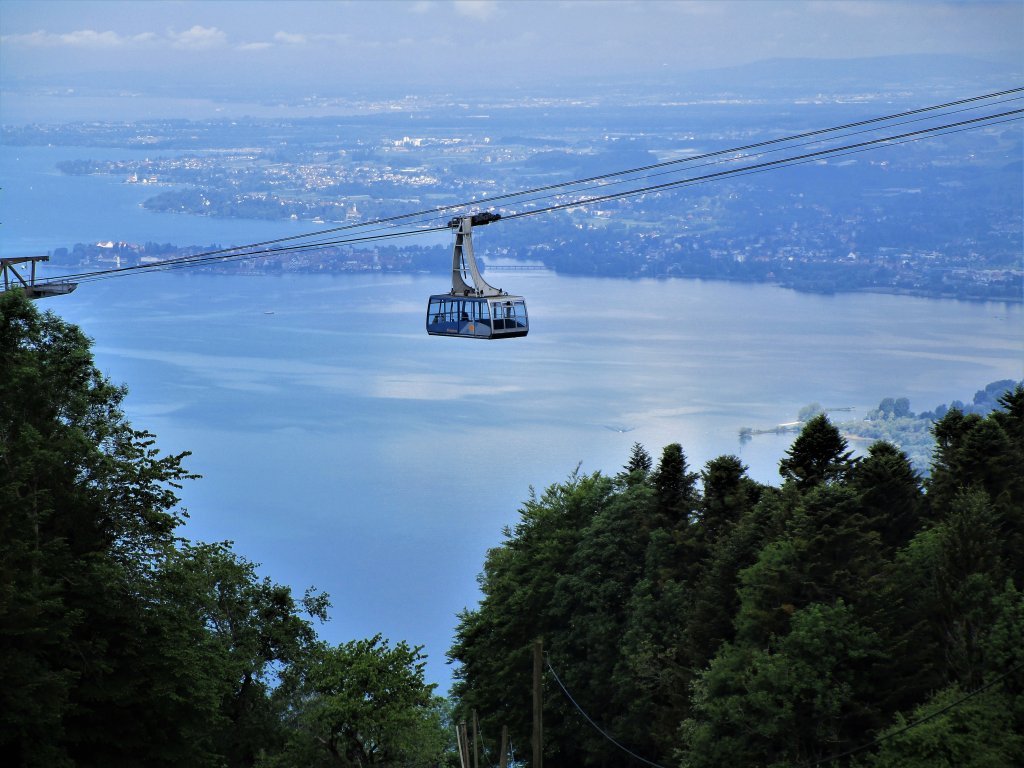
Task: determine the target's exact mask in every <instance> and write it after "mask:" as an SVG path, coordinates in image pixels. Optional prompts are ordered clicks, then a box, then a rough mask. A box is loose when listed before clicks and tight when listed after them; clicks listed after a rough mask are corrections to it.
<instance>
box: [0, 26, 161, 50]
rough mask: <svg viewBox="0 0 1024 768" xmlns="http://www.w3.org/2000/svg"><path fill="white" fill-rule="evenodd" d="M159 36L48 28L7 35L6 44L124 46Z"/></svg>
mask: <svg viewBox="0 0 1024 768" xmlns="http://www.w3.org/2000/svg"><path fill="white" fill-rule="evenodd" d="M156 39H157V36H156V35H155V34H153V33H152V32H143V33H141V34H138V35H121V34H118V33H117V32H113V31H109V30H108V31H106V32H98V31H96V30H94V29H79V30H75V31H74V32H63V33H53V32H47V31H46V30H39V31H37V32H30V33H28V34H24V35H5V36H4V37H3V38H0V40H2V42H3V44H4V45H23V46H30V47H36V48H57V47H71V48H124V47H126V46H132V45H141V44H148V43H152V42H153V41H155V40H156Z"/></svg>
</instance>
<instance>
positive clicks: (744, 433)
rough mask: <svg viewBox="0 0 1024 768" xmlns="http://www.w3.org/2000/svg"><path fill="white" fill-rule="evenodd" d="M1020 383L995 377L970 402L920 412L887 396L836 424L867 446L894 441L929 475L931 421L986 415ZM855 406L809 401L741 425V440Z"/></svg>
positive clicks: (793, 430) (789, 430)
mask: <svg viewBox="0 0 1024 768" xmlns="http://www.w3.org/2000/svg"><path fill="white" fill-rule="evenodd" d="M1020 384H1024V382H1017V381H1014V380H1013V379H1001V380H999V381H993V382H991V383H989V384H987V385H986V386H985V387H983V388H982V389H979V390H978V391H977V392H975V393H974V398H973V399H972V401H971V402H970V403H969V404H965V403H964V402H963V401H961V400H953V401H952V402H951V403H949V404H946V403H943V404H940V405H938V406H936V407H935V408H934V409H933V410H931V411H923V412H921V413H914V412H913V411H911V410H910V400H909V399H908V398H906V397H898V398H893V397H886V398H883V399H882V401H881V402H879V404H878V407H877V408H874V409H872V410H870V411H868V413H867V414H866V415H865V417H864V418H863V419H850V420H847V421H837V422H835V426H836V428H837V429H838V430H839V431H840V432H841V433H842V435H843V437H844V438H845V439H846V440H849V441H852V442H857V443H862V444H865V446H866V445H867V444H870V443H874V442H876V441H879V440H885V441H887V442H890V443H892V444H893V445H895V446H896V447H897V448H899V449H900V450H902V451H904V452H905V453H906V454H907V456H908V458H909V459H910V463H911V465H912V466H913V467H914V469H915V470H916V471H917V472H919V473H921V474H922V475H924V476H927V474H928V471H929V467H930V465H931V461H932V453H933V450H934V447H935V438H934V435H933V433H932V425H934V423H935V422H936V421H938V420H939V419H941V418H942V417H943V416H945V415H946V414H947V413H948V412H949V411H951V410H958V411H960V412H961V413H963V414H964V415H970V414H975V415H978V416H982V417H984V416H987V415H988V414H990V413H991V412H992V411H993V410H995V409H996V408H997V407H998V403H999V398H1000V397H1002V396H1003V395H1004V394H1006V393H1007V392H1009V391H1011V390H1012V389H1013V388H1014V387H1016V386H1018V385H1020ZM856 410H857V408H855V407H854V406H843V407H835V408H825V407H822V405H821V404H820V403H810V404H808V405H805V406H804V407H803V408H801V409H800V412H799V414H798V416H797V419H796V421H788V422H784V423H781V424H777V425H775V426H774V427H760V428H756V427H748V426H745V427H741V428H740V430H739V437H740V441H741V442H747V441H749V440H751V439H753V438H754V437H756V436H758V435H781V434H799V433H800V432H801V431H802V430H803V429H804V427H805V426H806V425H807V422H809V421H810V420H811V419H813V418H815V417H816V416H819V415H821V414H825V415H828V414H831V413H840V412H854V411H856Z"/></svg>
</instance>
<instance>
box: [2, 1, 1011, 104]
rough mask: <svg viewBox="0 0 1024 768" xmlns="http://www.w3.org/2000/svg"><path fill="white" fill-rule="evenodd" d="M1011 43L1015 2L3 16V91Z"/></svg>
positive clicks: (560, 70)
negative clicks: (27, 87)
mask: <svg viewBox="0 0 1024 768" xmlns="http://www.w3.org/2000/svg"><path fill="white" fill-rule="evenodd" d="M1022 41H1024V3H1021V2H1019V0H1010V1H1009V2H937V1H933V2H929V1H927V0H915V1H914V2H908V1H906V0H883V1H879V2H876V1H866V2H861V1H859V0H824V1H823V0H800V1H795V0H789V1H786V2H775V1H772V0H756V1H754V2H750V1H748V0H736V1H732V0H723V1H721V2H716V1H705V0H676V1H674V2H671V1H670V2H663V1H660V0H600V1H597V2H594V1H592V0H383V1H381V0H378V1H376V2H367V1H365V0H320V1H318V2H307V1H304V0H296V1H294V2H271V1H267V2H253V1H251V0H188V1H186V0H147V1H146V2H129V1H127V0H125V1H118V0H70V1H69V0H0V86H2V87H3V88H4V89H7V90H10V89H12V88H20V87H23V86H26V85H28V86H34V87H38V86H47V87H67V88H78V89H83V88H114V89H117V88H124V89H166V90H168V91H172V90H175V89H177V90H179V91H181V90H190V89H196V88H198V87H210V88H213V89H221V90H224V89H227V90H234V91H236V92H238V93H240V94H241V93H245V92H247V93H258V92H264V93H265V92H271V91H286V92H291V93H293V94H294V95H296V96H297V97H300V98H301V97H303V96H314V95H332V94H333V95H338V94H344V93H366V92H372V91H374V90H383V89H392V90H393V89H400V90H401V89H405V90H406V91H409V92H420V91H423V90H434V91H440V92H445V93H453V92H458V91H459V89H467V90H470V89H472V90H477V91H479V90H488V89H492V90H493V91H494V92H498V93H500V92H502V91H505V90H507V89H510V88H519V87H527V86H528V87H538V86H549V87H558V86H561V85H566V84H570V83H573V82H576V81H580V80H581V81H584V82H590V83H599V82H601V81H603V80H605V79H607V78H613V77H628V78H652V77H659V76H666V75H667V76H672V75H676V74H680V73H686V72H694V71H699V70H703V69H709V68H720V67H730V66H734V65H741V64H747V63H751V62H755V61H760V60H764V59H771V58H779V57H810V58H856V57H865V56H869V57H873V56H887V55H892V54H903V53H944V54H957V55H966V56H972V57H985V58H989V57H993V56H997V57H1002V58H1004V59H1010V60H1012V59H1013V58H1016V59H1017V60H1018V61H1019V60H1020V58H1021V51H1022V50H1024V42H1022Z"/></svg>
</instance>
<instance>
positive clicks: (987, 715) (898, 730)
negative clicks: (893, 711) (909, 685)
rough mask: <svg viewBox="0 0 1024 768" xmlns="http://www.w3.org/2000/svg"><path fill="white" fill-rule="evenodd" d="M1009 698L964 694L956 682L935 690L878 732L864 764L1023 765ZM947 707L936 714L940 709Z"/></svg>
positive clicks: (911, 767) (903, 767)
mask: <svg viewBox="0 0 1024 768" xmlns="http://www.w3.org/2000/svg"><path fill="white" fill-rule="evenodd" d="M1013 704H1014V702H1013V697H1012V696H1011V695H1008V694H1007V693H1006V692H1005V691H1004V690H1003V689H1001V688H998V687H997V688H995V689H993V690H987V691H983V692H981V693H980V694H978V695H976V696H973V697H971V696H969V695H968V694H966V693H965V692H964V690H963V689H962V688H960V686H958V685H951V686H949V687H948V688H944V689H943V690H941V691H939V692H937V693H936V694H935V695H934V696H932V697H931V698H930V699H929V700H928V701H926V702H925V703H923V704H921V705H920V706H919V707H917V708H915V709H914V711H913V712H912V713H911V715H910V716H909V717H906V716H904V715H897V717H896V720H895V722H894V723H893V725H892V726H891V727H890V728H888V729H886V730H885V731H883V732H882V733H881V735H880V738H881V739H883V741H882V745H881V748H880V750H879V752H878V754H877V755H875V756H874V757H873V758H872V759H870V760H869V761H868V763H867V765H868V766H869V768H1004V766H1009V765H1021V764H1022V763H1024V736H1021V732H1020V730H1019V727H1017V726H1018V725H1019V724H1018V723H1015V722H1014V717H1013V710H1014V706H1013ZM944 709H946V710H948V711H946V712H942V710H944Z"/></svg>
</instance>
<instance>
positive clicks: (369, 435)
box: [40, 272, 1024, 688]
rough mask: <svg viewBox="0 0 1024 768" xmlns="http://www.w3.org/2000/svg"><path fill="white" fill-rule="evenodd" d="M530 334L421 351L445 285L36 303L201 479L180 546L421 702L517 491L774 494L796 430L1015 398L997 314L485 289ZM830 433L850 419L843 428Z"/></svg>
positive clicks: (941, 304) (630, 285) (280, 281)
mask: <svg viewBox="0 0 1024 768" xmlns="http://www.w3.org/2000/svg"><path fill="white" fill-rule="evenodd" d="M500 278H501V279H500V280H498V279H495V282H498V283H499V284H500V285H502V287H504V288H506V289H508V290H510V291H511V292H516V293H522V294H524V295H525V296H526V297H527V301H528V303H529V310H530V318H531V331H530V335H529V336H527V337H526V338H523V339H515V340H504V341H496V342H485V341H476V340H464V339H446V338H438V337H429V336H427V335H426V333H425V331H424V328H423V323H424V313H425V308H426V299H427V296H428V295H429V294H430V293H433V292H437V291H440V290H444V289H445V285H443V284H442V283H443V281H444V278H443V277H439V276H426V275H422V276H419V275H417V276H413V275H351V276H331V277H328V276H315V275H294V276H284V277H228V276H216V275H206V274H198V273H167V274H148V275H135V276H131V277H125V278H123V279H115V280H109V281H102V282H95V283H88V284H85V285H82V286H81V287H80V288H79V290H78V291H77V292H75V293H73V294H71V295H69V296H66V297H61V298H57V299H50V300H47V301H46V302H45V303H40V306H41V307H44V306H45V307H46V308H48V309H52V310H53V311H55V312H57V313H58V314H60V315H61V316H62V317H64V318H66V319H67V320H69V321H72V322H75V323H77V324H79V325H81V326H82V327H83V329H84V330H85V332H86V333H87V334H88V335H89V336H90V337H92V338H93V339H94V342H95V352H96V360H97V364H98V366H99V367H100V369H101V370H103V371H104V372H105V373H106V374H107V375H108V376H110V377H111V378H112V379H113V380H115V381H117V382H124V383H127V384H128V386H129V388H130V394H129V397H128V401H127V412H128V414H129V417H130V418H131V419H132V421H133V423H134V424H135V425H136V426H137V427H143V428H147V429H150V430H151V431H153V432H155V433H156V434H157V436H158V438H159V439H158V444H159V445H160V446H161V448H162V449H163V450H164V451H165V452H177V451H182V450H191V451H192V452H193V456H192V457H191V458H190V459H189V460H188V467H189V468H190V469H192V470H193V471H195V472H198V473H200V474H202V475H203V476H204V477H203V479H201V480H197V481H194V482H191V483H189V484H188V485H187V486H186V488H185V489H184V491H183V492H182V494H181V496H182V499H183V503H184V505H185V506H186V507H187V508H188V509H189V510H190V513H191V515H192V519H191V521H190V522H189V524H188V526H187V530H186V535H188V536H190V537H192V538H196V539H203V540H221V539H231V540H233V541H235V542H236V549H237V551H238V552H240V553H241V554H243V555H245V556H246V557H248V558H250V559H252V560H254V561H256V562H259V563H262V566H263V567H262V568H261V573H263V574H265V575H269V576H271V577H272V578H273V579H275V580H277V581H280V582H283V583H287V584H291V585H292V586H293V587H295V589H296V591H298V592H300V593H301V591H302V589H303V588H304V587H305V586H307V585H311V584H315V585H316V586H318V587H320V588H322V589H325V590H327V591H328V592H330V593H331V595H332V597H333V602H334V609H333V611H332V616H333V619H332V621H331V623H330V624H329V625H327V626H325V627H323V628H322V635H323V636H324V637H325V638H327V639H329V640H332V641H335V642H339V641H344V640H348V639H353V638H356V637H363V636H369V635H372V634H374V633H376V632H383V633H384V634H385V635H386V636H388V637H390V638H392V639H393V640H399V639H405V640H408V641H410V642H412V643H416V644H425V645H426V651H427V652H428V653H429V655H430V661H429V663H428V673H429V675H430V678H431V679H432V680H434V681H437V682H440V683H441V684H442V688H444V687H446V686H447V683H448V680H449V674H450V670H449V668H448V667H446V666H445V663H444V652H445V650H446V649H447V647H448V644H449V641H450V639H451V632H452V627H453V626H454V623H455V614H456V612H457V611H459V610H460V609H462V608H464V607H466V606H472V605H473V604H474V603H475V601H476V599H477V595H478V592H477V586H476V581H475V577H476V574H477V573H478V572H479V570H480V568H481V566H482V563H483V558H484V554H485V552H486V549H487V548H488V547H491V546H494V545H496V544H498V543H499V542H500V541H501V538H502V536H501V531H502V528H503V527H504V526H506V525H510V524H513V523H514V522H515V521H516V520H517V514H518V509H519V506H520V504H521V502H522V501H523V500H524V499H525V498H527V496H528V494H529V489H530V487H531V486H533V487H535V488H537V489H538V491H540V490H542V489H543V488H544V487H546V486H547V485H549V484H551V483H554V482H559V481H561V480H563V479H565V478H566V477H567V476H568V475H569V474H570V473H571V472H572V471H573V470H574V469H575V467H576V466H577V464H579V465H581V467H582V471H583V472H593V471H597V470H600V471H603V472H606V473H612V474H613V473H615V472H617V471H618V470H619V469H620V468H621V467H622V465H623V464H624V463H625V462H626V461H627V459H628V457H629V452H630V448H631V446H632V445H633V443H634V442H640V443H642V444H644V445H645V446H646V447H647V448H648V450H649V451H650V452H651V453H652V455H653V456H654V457H655V459H657V457H658V456H659V455H660V452H661V449H662V447H664V446H665V445H666V444H668V443H670V442H679V443H681V444H682V445H683V448H684V450H685V452H686V455H687V457H688V459H689V462H690V465H691V467H692V468H697V469H699V468H700V467H701V466H702V465H703V464H704V463H705V462H706V461H708V460H709V459H711V458H714V457H716V456H719V455H722V454H725V453H733V454H736V455H738V456H739V457H740V458H741V459H742V460H743V462H744V463H745V464H747V465H748V466H749V467H750V474H751V476H753V477H755V478H756V479H758V480H761V481H764V482H771V483H777V482H778V474H777V466H778V461H779V459H780V458H781V456H782V455H783V452H784V451H785V449H786V448H787V447H788V445H789V443H790V441H791V439H792V437H791V436H776V435H764V436H758V437H755V438H754V439H753V440H752V441H750V442H748V443H745V444H741V443H740V441H739V438H738V430H739V429H740V428H741V427H743V426H752V427H762V426H772V425H774V424H777V423H780V422H784V421H790V420H793V419H794V418H795V416H796V413H797V411H798V410H799V409H800V407H801V406H803V405H806V404H807V403H810V402H813V401H818V402H821V403H822V404H823V405H825V406H826V407H853V408H855V409H856V411H857V412H858V413H861V414H862V413H863V412H865V411H866V410H868V409H869V408H873V407H875V406H876V405H877V403H878V401H879V400H880V399H881V398H882V397H885V396H907V397H909V398H910V400H911V406H912V408H914V410H925V409H930V408H933V407H935V406H936V405H938V404H939V403H942V402H949V401H950V400H953V399H961V400H965V401H969V400H970V398H971V397H972V396H973V393H974V392H975V390H977V389H979V388H980V387H982V386H983V385H985V384H986V383H988V382H990V381H993V380H996V379H1003V378H1021V377H1022V373H1024V372H1022V360H1024V354H1022V331H1021V329H1022V322H1021V321H1022V313H1021V306H1020V305H1004V304H984V303H963V302H955V301H941V300H929V299H916V298H906V297H896V296H886V295H868V294H865V295H838V296H820V295H810V294H800V293H795V292H792V291H788V290H784V289H780V288H775V287H770V286H759V285H743V284H729V283H716V282H702V281H694V280H670V281H650V280H635V281H630V280H602V279H584V278H567V277H559V276H555V275H552V274H548V273H530V272H524V273H501V274H500ZM841 416H842V418H848V417H849V416H850V414H846V413H844V414H841Z"/></svg>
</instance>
